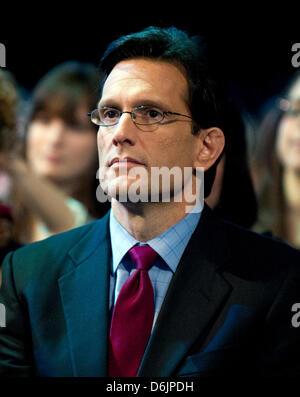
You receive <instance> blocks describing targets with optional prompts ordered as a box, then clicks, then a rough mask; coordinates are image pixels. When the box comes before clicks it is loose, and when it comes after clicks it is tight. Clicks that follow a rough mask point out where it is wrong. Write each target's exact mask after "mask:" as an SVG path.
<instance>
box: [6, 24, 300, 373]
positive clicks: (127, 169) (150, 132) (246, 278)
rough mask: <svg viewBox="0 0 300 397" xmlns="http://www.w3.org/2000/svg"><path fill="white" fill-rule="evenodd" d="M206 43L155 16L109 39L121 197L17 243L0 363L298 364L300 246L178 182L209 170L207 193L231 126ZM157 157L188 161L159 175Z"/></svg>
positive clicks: (107, 70)
mask: <svg viewBox="0 0 300 397" xmlns="http://www.w3.org/2000/svg"><path fill="white" fill-rule="evenodd" d="M201 48H202V47H201V43H199V42H197V41H196V40H194V39H191V38H189V37H188V36H187V35H186V34H185V33H184V32H181V31H179V30H177V29H174V28H171V29H159V28H148V29H146V30H145V31H142V32H139V33H136V34H132V35H129V36H125V37H122V38H120V39H119V40H117V41H116V42H114V43H112V45H111V46H110V47H109V48H108V50H107V51H106V53H105V55H104V57H103V59H102V62H101V67H102V70H103V72H104V76H105V77H104V81H103V84H102V88H101V94H100V101H99V104H98V107H97V109H96V110H95V111H93V112H92V113H91V118H92V121H93V122H94V123H96V124H98V125H99V133H98V147H99V159H100V179H101V186H102V188H103V190H104V192H106V193H107V194H108V195H109V196H111V197H112V209H111V211H110V212H109V213H108V214H107V215H106V216H105V217H104V218H102V219H100V220H98V221H95V222H93V223H90V224H88V225H86V226H83V227H81V228H78V229H74V230H71V231H69V232H66V233H63V234H59V235H56V236H53V237H51V238H49V239H47V240H45V241H41V242H38V243H35V244H32V245H29V246H27V247H24V248H22V249H19V250H17V251H16V252H15V253H11V254H9V255H8V256H7V257H6V260H5V262H4V264H3V282H2V287H1V295H0V297H1V299H0V302H1V303H2V304H3V305H4V306H5V308H6V327H3V328H1V330H0V375H4V376H35V375H38V376H51V377H53V376H67V377H69V376H95V377H97V376H107V375H109V376H171V375H178V376H188V375H190V376H218V375H228V376H230V375H232V376H237V375H252V376H253V375H261V376H272V375H273V376H277V375H290V376H297V375H299V374H300V331H299V329H298V328H297V327H296V326H295V324H296V323H295V321H294V322H293V321H292V318H293V315H295V313H294V312H293V311H292V307H293V306H294V304H295V303H298V302H300V288H299V287H300V254H299V252H298V251H296V250H294V249H292V248H291V247H289V246H287V245H286V244H284V243H280V242H277V241H275V240H273V239H271V238H267V237H262V236H260V235H258V234H255V233H252V232H250V231H248V230H246V229H243V228H241V227H238V226H236V225H233V224H231V223H228V222H225V221H222V220H220V219H218V218H217V217H216V216H215V215H214V213H213V212H212V211H211V210H210V208H209V207H208V206H206V205H204V206H203V203H202V202H201V200H199V198H198V199H197V198H194V199H193V201H190V199H191V198H193V195H192V194H190V196H188V195H185V194H181V193H182V192H183V191H184V192H186V191H189V192H190V193H191V191H195V189H196V188H197V178H198V176H199V175H198V174H197V172H196V171H197V170H198V169H202V170H204V174H205V189H204V190H205V192H204V193H205V195H207V194H208V193H209V191H210V188H211V184H212V182H213V177H214V172H215V167H216V164H217V161H218V159H219V157H220V155H221V153H222V151H223V149H224V145H225V137H226V139H230V133H229V132H230V120H228V117H227V114H228V113H227V110H228V109H229V106H230V105H229V102H228V98H227V94H226V91H225V90H223V87H222V86H221V85H219V83H218V82H217V80H216V79H215V78H214V77H213V76H212V75H211V74H210V70H209V69H208V68H207V63H206V59H205V56H204V54H203V53H201V51H199V49H201ZM161 167H165V169H167V170H172V169H174V167H178V168H177V170H179V171H182V172H183V171H184V170H193V172H192V173H191V174H190V175H189V178H187V179H185V180H184V182H181V183H179V182H178V180H176V178H173V179H172V181H171V182H170V184H167V185H166V184H164V183H161V181H160V183H158V184H157V186H155V185H154V184H153V183H152V182H153V178H152V176H153V174H152V172H153V170H155V169H157V168H161ZM137 170H138V172H139V173H140V175H142V178H140V179H137V174H136V173H134V172H132V171H137ZM200 176H201V173H200ZM151 178H152V179H151ZM200 179H201V178H200ZM137 180H138V182H139V189H138V193H137V191H136V189H134V188H135V186H136V182H137ZM189 188H193V189H192V190H189ZM134 192H135V193H136V194H134ZM168 192H169V193H170V200H164V199H163V197H165V195H166V194H167V193H168ZM137 197H138V200H136V198H137ZM153 197H156V198H157V197H158V199H156V200H153V199H152V198H153ZM150 198H151V199H152V200H151V199H150ZM189 204H192V210H191V208H189V207H190V206H189ZM187 209H189V211H188V210H187ZM245 211H247V208H245Z"/></svg>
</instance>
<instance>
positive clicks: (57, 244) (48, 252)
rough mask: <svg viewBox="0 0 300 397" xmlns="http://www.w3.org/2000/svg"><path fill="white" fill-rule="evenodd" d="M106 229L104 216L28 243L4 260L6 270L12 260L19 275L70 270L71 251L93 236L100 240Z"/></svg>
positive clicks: (91, 239) (29, 275) (30, 275)
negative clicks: (67, 265) (69, 255)
mask: <svg viewBox="0 0 300 397" xmlns="http://www.w3.org/2000/svg"><path fill="white" fill-rule="evenodd" d="M105 230H106V223H105V219H104V218H101V219H99V220H96V221H93V222H90V223H88V224H86V225H83V226H80V227H78V228H74V229H71V230H68V231H66V232H63V233H58V234H55V235H53V236H51V237H48V238H46V239H44V240H41V241H37V242H34V243H31V244H28V245H25V246H23V247H21V248H19V249H17V250H16V251H14V252H13V253H11V254H9V255H8V256H7V257H6V259H5V260H4V262H3V269H4V268H5V267H6V266H7V264H8V263H9V262H10V263H11V265H12V267H13V271H14V272H15V274H16V275H18V274H19V275H20V277H22V278H23V277H24V278H26V276H28V277H32V275H33V274H38V273H39V274H42V273H43V272H46V273H47V274H50V273H51V272H52V273H57V272H59V273H61V272H64V271H67V268H66V264H67V263H69V261H67V260H66V258H67V256H68V253H69V251H70V250H71V249H72V248H73V247H74V246H76V244H77V243H78V242H79V241H82V240H83V239H86V241H87V244H88V242H89V241H93V239H94V240H95V239H98V240H99V239H100V238H101V236H100V234H101V232H102V234H103V236H106V233H105ZM96 243H97V242H95V244H96ZM6 262H7V263H6Z"/></svg>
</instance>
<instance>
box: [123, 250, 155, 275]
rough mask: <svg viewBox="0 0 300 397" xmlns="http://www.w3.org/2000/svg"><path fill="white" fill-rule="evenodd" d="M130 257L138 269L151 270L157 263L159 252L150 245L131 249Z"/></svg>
mask: <svg viewBox="0 0 300 397" xmlns="http://www.w3.org/2000/svg"><path fill="white" fill-rule="evenodd" d="M129 255H130V258H131V260H132V261H133V263H134V264H135V265H136V267H137V269H140V270H149V269H150V268H151V267H152V266H153V264H154V262H155V259H156V257H157V252H156V251H154V249H153V248H151V247H150V246H149V245H140V246H135V247H133V248H131V249H130V250H129Z"/></svg>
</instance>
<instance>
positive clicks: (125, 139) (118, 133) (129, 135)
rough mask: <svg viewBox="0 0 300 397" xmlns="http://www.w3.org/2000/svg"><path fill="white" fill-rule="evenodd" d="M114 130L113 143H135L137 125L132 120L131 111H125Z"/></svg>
mask: <svg viewBox="0 0 300 397" xmlns="http://www.w3.org/2000/svg"><path fill="white" fill-rule="evenodd" d="M113 128H114V130H113V132H112V133H113V144H114V145H116V146H117V145H119V144H124V143H128V144H129V145H133V144H134V142H135V139H136V134H137V131H136V129H137V127H136V125H135V123H134V122H133V120H132V117H131V113H130V112H123V113H122V115H121V117H120V118H119V122H118V124H116V125H115V126H114V127H113Z"/></svg>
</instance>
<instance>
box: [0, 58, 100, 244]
mask: <svg viewBox="0 0 300 397" xmlns="http://www.w3.org/2000/svg"><path fill="white" fill-rule="evenodd" d="M99 80H100V76H99V75H98V72H97V70H96V68H95V67H94V66H93V65H90V64H85V63H79V62H75V61H73V62H66V63H63V64H61V65H58V66H57V67H55V68H54V69H52V70H51V71H50V72H49V73H48V74H46V76H44V77H43V78H42V79H41V81H40V82H39V83H38V85H37V87H36V88H35V90H34V92H33V96H32V103H31V111H30V115H29V118H28V124H27V127H26V131H25V135H24V137H23V144H22V148H21V149H22V150H21V152H22V155H16V153H12V152H10V153H9V154H5V155H3V154H2V156H0V166H2V169H4V170H5V171H6V172H7V173H8V174H9V176H10V178H11V182H12V194H11V199H12V206H13V213H14V219H15V227H16V234H17V236H18V238H19V241H21V242H22V243H29V242H33V241H37V240H40V239H43V238H45V237H48V236H50V235H52V234H54V233H59V232H63V231H65V230H68V229H71V228H74V227H78V226H81V225H83V224H85V223H87V222H89V221H91V220H93V219H95V218H98V217H101V216H102V215H104V213H105V212H106V211H107V209H108V204H100V203H99V202H98V201H97V199H96V187H97V180H96V171H97V167H98V159H97V142H96V132H97V131H96V129H95V127H94V126H93V125H92V124H91V122H90V120H89V117H88V116H87V113H88V112H89V111H90V110H91V109H93V108H94V107H95V104H96V103H97V101H98V99H99V98H98V95H99V92H98V87H99Z"/></svg>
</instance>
